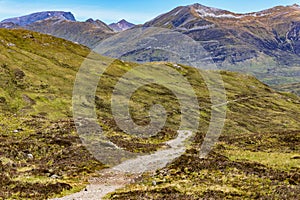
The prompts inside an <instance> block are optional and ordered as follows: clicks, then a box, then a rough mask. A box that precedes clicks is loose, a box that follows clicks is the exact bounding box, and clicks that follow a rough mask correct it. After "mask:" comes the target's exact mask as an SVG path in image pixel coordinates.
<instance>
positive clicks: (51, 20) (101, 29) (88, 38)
mask: <svg viewBox="0 0 300 200" xmlns="http://www.w3.org/2000/svg"><path fill="white" fill-rule="evenodd" d="M0 27H2V28H23V29H28V30H32V31H37V32H40V33H45V34H50V35H53V36H55V37H59V38H64V39H67V40H70V41H72V42H77V43H79V44H83V45H85V46H88V47H90V48H93V47H94V46H95V45H96V44H97V43H98V42H99V41H101V40H103V39H105V38H107V37H110V36H111V35H113V34H114V31H113V30H112V29H111V28H110V27H109V26H108V25H106V24H105V23H104V22H102V21H100V20H93V19H88V20H87V21H85V22H78V21H76V20H75V17H74V16H73V14H72V13H70V12H58V11H49V12H39V13H33V14H30V15H26V16H22V17H17V18H11V19H6V20H3V21H2V22H1V23H0Z"/></svg>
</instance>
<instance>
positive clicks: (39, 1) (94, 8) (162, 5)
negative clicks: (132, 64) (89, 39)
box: [0, 0, 300, 24]
mask: <svg viewBox="0 0 300 200" xmlns="http://www.w3.org/2000/svg"><path fill="white" fill-rule="evenodd" d="M194 3H200V4H202V5H206V6H210V7H216V8H221V9H225V10H230V11H233V12H238V13H247V12H254V11H260V10H263V9H267V8H270V7H274V6H277V5H292V4H295V3H296V4H300V0H250V1H249V0H247V1H242V0H198V1H197V0H148V1H144V0H130V1H126V0H73V1H70V0H64V1H62V0H52V1H51V0H46V1H45V0H22V1H18V0H0V21H2V20H3V19H6V18H10V17H17V16H22V15H26V14H30V13H33V12H40V11H52V10H53V11H56V10H57V11H58V10H59V11H70V12H72V13H73V14H74V15H75V18H76V19H77V20H79V21H84V20H86V19H88V18H93V19H100V20H102V21H104V22H106V23H112V22H116V21H119V20H121V19H126V20H128V21H130V22H133V23H136V24H140V23H144V22H146V21H149V20H151V19H153V18H155V17H156V16H158V15H160V14H162V13H165V12H168V11H170V10H172V9H173V8H175V7H177V6H184V5H190V4H194Z"/></svg>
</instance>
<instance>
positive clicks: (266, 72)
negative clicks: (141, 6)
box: [144, 4, 300, 85]
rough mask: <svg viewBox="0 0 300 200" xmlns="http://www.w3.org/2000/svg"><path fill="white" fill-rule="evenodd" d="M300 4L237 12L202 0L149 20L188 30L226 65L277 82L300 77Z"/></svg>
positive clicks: (224, 67) (181, 30)
mask: <svg viewBox="0 0 300 200" xmlns="http://www.w3.org/2000/svg"><path fill="white" fill-rule="evenodd" d="M299 16H300V7H299V6H298V5H292V6H286V7H284V6H278V7H274V8H271V9H267V10H263V11H260V12H254V13H248V14H236V13H233V12H230V11H226V10H221V9H216V8H211V7H206V6H203V5H200V4H194V5H190V6H181V7H177V8H175V9H173V10H172V11H170V12H168V13H165V14H162V15H160V16H158V17H157V18H155V19H153V20H151V21H149V22H147V23H145V25H144V26H155V27H162V28H168V29H174V30H176V31H179V32H182V33H184V34H186V35H188V36H190V37H192V38H193V39H195V40H196V41H199V42H201V43H202V45H203V47H204V48H205V49H206V50H207V51H208V52H210V54H211V56H212V58H213V60H214V61H215V62H216V63H217V64H218V65H219V66H220V67H221V68H222V69H228V70H233V71H239V72H244V73H252V74H254V75H255V76H256V77H258V78H259V79H260V80H263V81H264V82H265V83H268V84H271V85H277V84H287V83H295V82H299V80H300V66H299V65H300V64H299V63H300V43H299V41H300V32H299V30H300V17H299Z"/></svg>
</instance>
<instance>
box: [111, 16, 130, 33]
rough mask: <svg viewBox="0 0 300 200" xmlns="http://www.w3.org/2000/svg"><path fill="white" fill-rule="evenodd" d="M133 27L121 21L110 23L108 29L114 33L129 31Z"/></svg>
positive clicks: (123, 20)
mask: <svg viewBox="0 0 300 200" xmlns="http://www.w3.org/2000/svg"><path fill="white" fill-rule="evenodd" d="M134 26H135V25H134V24H132V23H130V22H128V21H126V20H125V19H122V20H120V21H119V22H117V23H112V24H110V25H109V27H110V28H111V29H113V30H114V31H115V32H121V31H125V30H127V29H130V28H132V27H134Z"/></svg>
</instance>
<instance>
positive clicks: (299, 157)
mask: <svg viewBox="0 0 300 200" xmlns="http://www.w3.org/2000/svg"><path fill="white" fill-rule="evenodd" d="M291 159H300V155H296V156H292V158H291Z"/></svg>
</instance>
